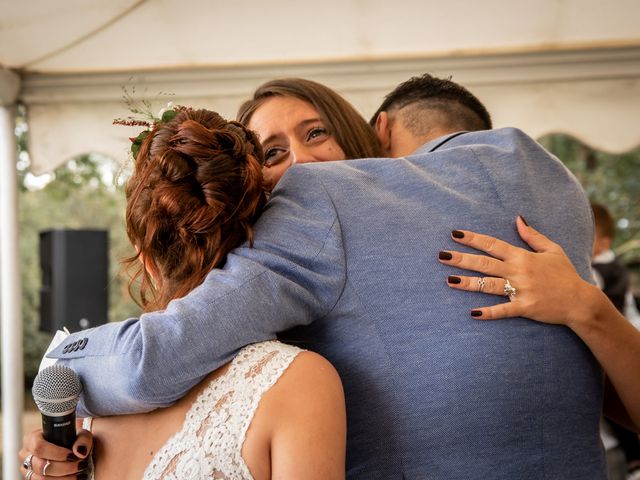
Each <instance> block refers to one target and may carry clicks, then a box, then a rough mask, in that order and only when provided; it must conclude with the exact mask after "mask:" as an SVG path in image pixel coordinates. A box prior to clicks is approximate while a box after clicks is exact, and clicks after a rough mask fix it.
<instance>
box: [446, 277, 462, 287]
mask: <svg viewBox="0 0 640 480" xmlns="http://www.w3.org/2000/svg"><path fill="white" fill-rule="evenodd" d="M461 281H462V280H461V279H460V277H456V276H455V275H450V276H448V277H447V282H449V283H453V284H456V285H457V284H458V283H460V282H461Z"/></svg>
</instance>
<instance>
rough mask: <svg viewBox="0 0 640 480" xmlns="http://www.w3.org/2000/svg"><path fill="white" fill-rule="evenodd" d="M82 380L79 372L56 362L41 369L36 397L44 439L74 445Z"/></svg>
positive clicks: (35, 383)
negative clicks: (77, 406)
mask: <svg viewBox="0 0 640 480" xmlns="http://www.w3.org/2000/svg"><path fill="white" fill-rule="evenodd" d="M81 391H82V384H81V383H80V379H79V378H78V375H77V374H76V372H74V371H73V370H71V369H70V368H69V367H65V366H64V365H60V364H57V363H56V364H54V365H50V366H48V367H47V368H44V369H42V371H40V373H38V375H37V376H36V378H35V380H34V381H33V389H32V390H31V392H32V393H33V399H34V400H35V402H36V405H37V406H38V410H40V413H41V414H42V431H43V434H44V439H45V440H46V441H47V442H49V443H54V444H56V445H59V446H61V447H66V448H68V449H71V447H73V443H74V442H75V441H76V405H78V400H79V399H80V392H81Z"/></svg>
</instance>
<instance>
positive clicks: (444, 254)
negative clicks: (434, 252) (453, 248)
mask: <svg viewBox="0 0 640 480" xmlns="http://www.w3.org/2000/svg"><path fill="white" fill-rule="evenodd" d="M438 258H439V259H440V260H451V259H452V258H453V255H451V253H449V252H440V253H438Z"/></svg>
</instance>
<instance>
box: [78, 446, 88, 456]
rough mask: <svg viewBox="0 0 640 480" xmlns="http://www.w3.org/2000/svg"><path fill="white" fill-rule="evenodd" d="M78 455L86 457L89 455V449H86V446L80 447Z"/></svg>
mask: <svg viewBox="0 0 640 480" xmlns="http://www.w3.org/2000/svg"><path fill="white" fill-rule="evenodd" d="M78 453H80V455H86V454H87V447H85V446H84V445H80V446H78Z"/></svg>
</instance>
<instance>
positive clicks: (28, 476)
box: [24, 470, 33, 480]
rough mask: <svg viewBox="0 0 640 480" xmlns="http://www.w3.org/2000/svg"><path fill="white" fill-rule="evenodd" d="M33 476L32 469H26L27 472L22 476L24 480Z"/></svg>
mask: <svg viewBox="0 0 640 480" xmlns="http://www.w3.org/2000/svg"><path fill="white" fill-rule="evenodd" d="M31 477H33V470H27V474H26V475H25V476H24V480H31Z"/></svg>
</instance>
